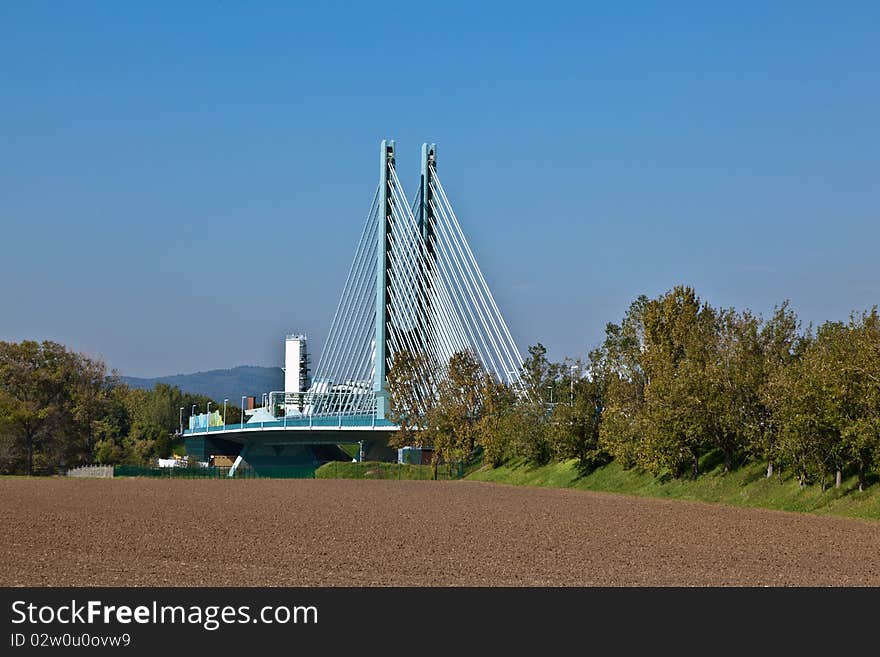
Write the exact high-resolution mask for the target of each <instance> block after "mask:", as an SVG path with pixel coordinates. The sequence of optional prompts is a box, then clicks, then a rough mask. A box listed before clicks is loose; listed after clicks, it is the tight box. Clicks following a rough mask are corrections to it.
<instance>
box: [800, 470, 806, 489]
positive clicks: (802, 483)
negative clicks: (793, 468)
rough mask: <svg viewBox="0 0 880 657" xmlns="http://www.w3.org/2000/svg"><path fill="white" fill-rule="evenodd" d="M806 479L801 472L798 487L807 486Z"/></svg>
mask: <svg viewBox="0 0 880 657" xmlns="http://www.w3.org/2000/svg"><path fill="white" fill-rule="evenodd" d="M806 479H807V478H806V476H805V475H804V473H803V472H801V473H800V474H799V475H798V487H800V488H803V487H804V486H806Z"/></svg>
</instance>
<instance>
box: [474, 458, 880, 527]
mask: <svg viewBox="0 0 880 657" xmlns="http://www.w3.org/2000/svg"><path fill="white" fill-rule="evenodd" d="M765 474H766V467H765V466H762V465H760V464H751V465H746V466H743V467H742V468H739V469H737V470H734V471H733V472H729V473H726V474H725V473H724V472H723V470H722V468H721V467H720V466H719V467H715V468H714V469H712V470H709V471H708V472H706V473H705V474H702V475H700V476H699V477H697V478H696V479H691V478H688V477H685V478H681V479H675V478H666V479H663V478H658V477H654V476H653V475H651V474H648V473H646V472H641V471H638V470H635V469H632V470H624V469H623V467H621V465H620V464H618V463H616V462H612V463H610V464H608V465H605V466H603V467H600V468H597V469H596V470H594V471H593V472H590V473H589V474H586V475H583V476H582V475H581V474H580V473H579V472H578V468H577V461H574V460H572V461H565V462H563V463H553V464H550V465H545V466H533V465H530V464H527V463H525V462H522V461H512V462H509V463H507V464H505V465H503V466H501V467H499V468H494V469H493V468H491V467H489V466H484V467H482V468H480V469H479V470H476V471H474V472H472V473H470V474H469V475H468V476H467V478H468V479H475V480H479V481H492V482H497V483H504V484H514V485H518V486H541V487H552V488H575V489H578V490H592V491H602V492H608V493H624V494H628V495H638V496H642V497H659V498H667V499H680V500H693V501H698V502H714V503H720V504H731V505H735V506H746V507H759V508H765V509H778V510H781V511H799V512H807V513H818V514H827V515H837V516H846V517H850V518H863V519H869V520H880V485H878V484H876V483H875V484H874V485H872V486H869V487H867V488H866V489H865V490H864V492H861V493H860V492H859V490H858V482H857V480H856V478H855V477H851V478H849V479H844V481H843V484H842V485H841V487H840V488H839V489H835V488H829V489H826V490H825V491H824V492H823V491H822V489H821V487H820V486H817V485H813V486H806V487H804V488H803V489H802V488H800V487H799V486H798V483H797V480H796V479H794V478H793V477H789V476H785V477H780V476H777V475H774V476H772V477H770V478H769V479H768V478H767V477H766V476H765Z"/></svg>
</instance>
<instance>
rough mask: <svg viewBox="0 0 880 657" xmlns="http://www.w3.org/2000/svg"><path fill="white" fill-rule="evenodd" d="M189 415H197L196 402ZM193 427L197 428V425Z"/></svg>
mask: <svg viewBox="0 0 880 657" xmlns="http://www.w3.org/2000/svg"><path fill="white" fill-rule="evenodd" d="M189 416H190V417H195V416H196V404H193V407H192V410H191V411H190V412H189ZM193 428H194V429H195V428H196V427H193Z"/></svg>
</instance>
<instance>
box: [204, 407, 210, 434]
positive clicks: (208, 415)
mask: <svg viewBox="0 0 880 657" xmlns="http://www.w3.org/2000/svg"><path fill="white" fill-rule="evenodd" d="M209 431H211V402H208V414H207V416H206V417H205V433H208V432H209Z"/></svg>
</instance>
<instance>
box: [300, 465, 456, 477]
mask: <svg viewBox="0 0 880 657" xmlns="http://www.w3.org/2000/svg"><path fill="white" fill-rule="evenodd" d="M433 474H434V472H433V468H432V467H431V466H430V465H409V464H399V463H379V462H375V461H364V462H363V463H351V462H346V461H331V462H330V463H325V464H324V465H322V466H321V467H320V468H318V469H317V470H315V478H317V479H432V478H433ZM448 478H449V473H448V469H445V468H444V467H443V466H441V467H440V470H439V472H438V479H448Z"/></svg>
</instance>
